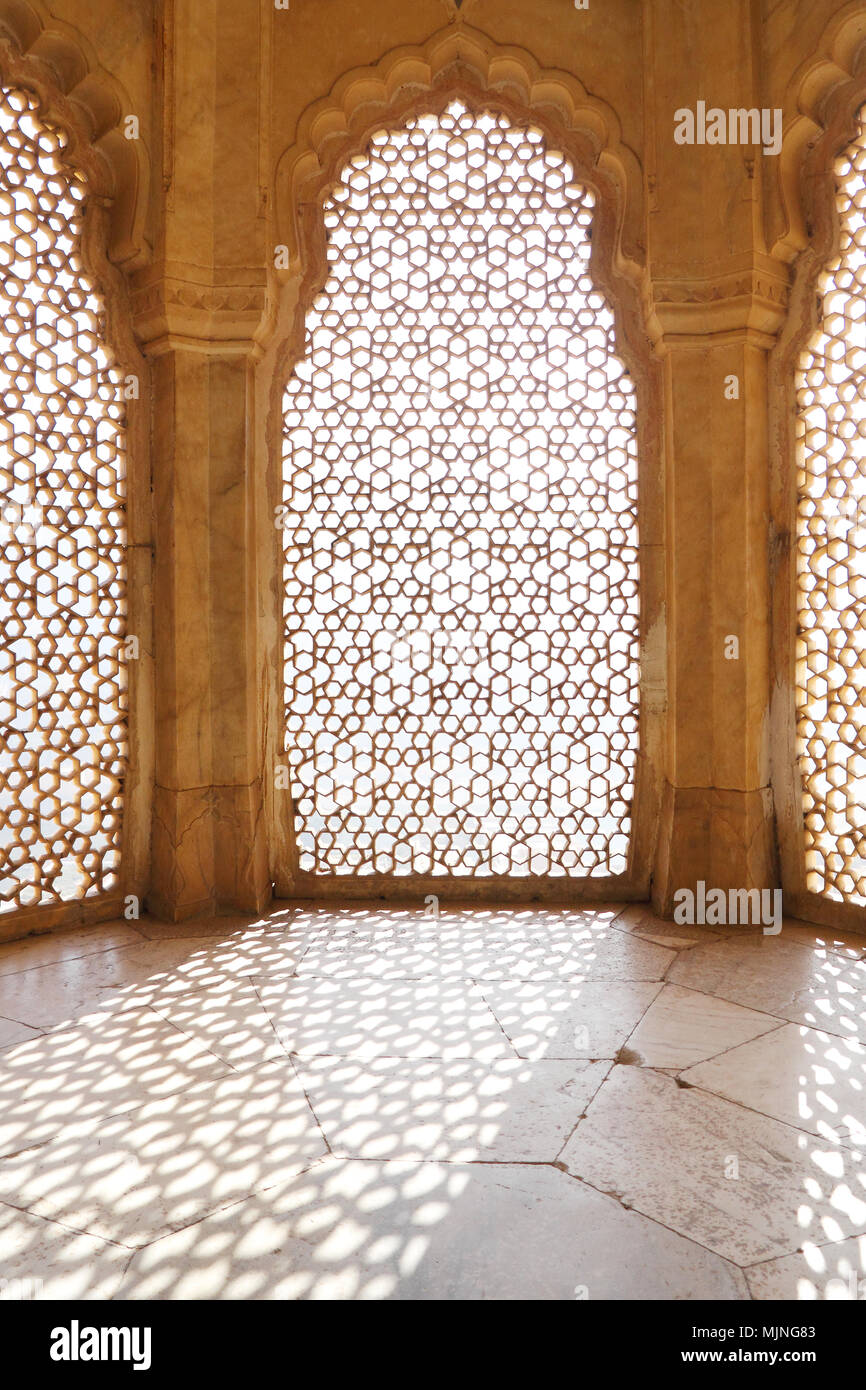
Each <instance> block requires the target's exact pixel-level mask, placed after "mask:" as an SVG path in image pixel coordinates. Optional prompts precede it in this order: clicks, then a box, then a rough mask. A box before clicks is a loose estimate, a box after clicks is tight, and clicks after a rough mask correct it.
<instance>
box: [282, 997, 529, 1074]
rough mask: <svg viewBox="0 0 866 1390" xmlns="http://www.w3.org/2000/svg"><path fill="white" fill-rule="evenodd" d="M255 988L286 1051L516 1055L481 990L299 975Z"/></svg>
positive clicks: (366, 1054)
mask: <svg viewBox="0 0 866 1390" xmlns="http://www.w3.org/2000/svg"><path fill="white" fill-rule="evenodd" d="M255 983H256V987H257V989H258V990H259V993H260V995H261V998H262V1002H263V1004H264V1006H265V1008H266V1009H267V1011H268V1014H269V1015H270V1018H271V1019H272V1021H273V1024H274V1027H275V1029H276V1031H277V1035H278V1037H279V1039H280V1041H281V1042H282V1044H283V1047H284V1048H285V1049H286V1051H287V1052H293V1053H299V1054H301V1055H302V1056H318V1055H336V1056H352V1057H357V1058H370V1057H467V1058H471V1057H474V1058H476V1059H477V1060H479V1061H489V1060H491V1059H494V1058H497V1057H513V1056H515V1055H516V1054H515V1052H514V1049H513V1048H512V1046H511V1044H510V1043H509V1042H508V1040H507V1038H506V1037H505V1034H504V1033H503V1032H502V1029H501V1028H500V1027H499V1024H498V1023H497V1021H496V1019H495V1017H494V1015H493V1013H492V1012H491V1010H490V1009H489V1008H488V1006H487V1004H486V1003H485V1002H484V996H483V994H482V993H481V990H480V989H479V988H478V987H477V986H476V985H467V984H464V983H462V982H459V981H454V982H452V981H443V980H433V981H418V980H385V979H379V978H377V977H370V978H368V979H366V980H363V981H358V980H349V981H347V980H344V979H318V978H311V977H300V976H299V977H298V978H292V977H290V978H288V979H286V980H283V981H280V980H275V979H272V978H267V979H262V978H258V979H256V981H255Z"/></svg>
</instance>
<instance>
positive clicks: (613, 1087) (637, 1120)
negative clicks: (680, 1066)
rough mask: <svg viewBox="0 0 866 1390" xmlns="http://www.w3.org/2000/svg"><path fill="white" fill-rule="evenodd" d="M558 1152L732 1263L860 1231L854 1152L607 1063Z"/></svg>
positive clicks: (862, 1202) (863, 1176) (860, 1184)
mask: <svg viewBox="0 0 866 1390" xmlns="http://www.w3.org/2000/svg"><path fill="white" fill-rule="evenodd" d="M562 1158H563V1161H564V1162H565V1163H566V1165H567V1167H568V1170H569V1172H571V1173H573V1174H574V1175H575V1176H576V1177H581V1178H583V1179H585V1180H586V1181H587V1182H589V1183H591V1184H592V1185H593V1186H594V1187H598V1188H600V1189H602V1190H603V1191H605V1192H611V1193H614V1194H617V1195H619V1196H620V1197H621V1198H622V1199H623V1200H624V1201H625V1202H627V1203H628V1204H629V1205H630V1206H633V1207H635V1208H636V1209H637V1210H638V1211H642V1212H643V1213H644V1214H645V1215H647V1216H651V1217H654V1218H655V1220H657V1221H661V1222H662V1223H663V1224H664V1225H666V1226H669V1227H670V1228H671V1229H672V1230H676V1231H679V1232H680V1233H682V1234H686V1233H687V1234H688V1235H689V1237H690V1238H691V1239H693V1240H696V1241H698V1242H699V1243H700V1244H701V1245H705V1246H706V1247H707V1248H708V1249H710V1250H714V1251H716V1252H717V1253H718V1254H720V1255H723V1256H724V1257H725V1258H727V1259H730V1260H732V1261H734V1263H736V1264H741V1265H745V1264H754V1263H756V1262H757V1261H759V1260H765V1259H770V1258H772V1257H774V1256H778V1255H786V1254H791V1253H792V1252H793V1251H794V1250H796V1249H797V1248H798V1247H799V1246H800V1245H801V1244H802V1243H803V1242H804V1240H813V1241H817V1242H820V1241H822V1240H832V1239H844V1238H846V1237H848V1236H852V1235H860V1234H862V1233H863V1232H864V1231H866V1167H864V1164H863V1162H862V1158H861V1157H860V1156H858V1155H857V1154H856V1153H855V1152H853V1151H851V1150H844V1149H841V1148H840V1147H839V1146H838V1145H835V1146H830V1145H827V1144H824V1143H822V1142H821V1141H820V1140H818V1139H815V1138H813V1137H811V1136H808V1135H806V1134H803V1133H800V1132H798V1131H797V1130H795V1129H792V1128H790V1127H789V1126H787V1125H782V1124H780V1123H779V1122H778V1121H776V1120H770V1119H767V1118H766V1117H765V1116H763V1115H756V1114H754V1113H753V1112H752V1111H750V1110H743V1109H741V1108H740V1107H739V1106H736V1105H733V1104H731V1102H730V1101H726V1100H721V1099H719V1098H718V1097H717V1096H712V1095H707V1094H706V1092H704V1091H700V1090H697V1089H693V1088H682V1087H680V1086H679V1085H678V1084H677V1082H676V1080H675V1079H673V1078H672V1077H667V1076H661V1075H659V1073H657V1072H651V1071H644V1070H642V1069H641V1068H639V1067H614V1069H613V1071H612V1072H611V1074H610V1076H609V1077H608V1079H607V1080H606V1081H605V1083H604V1085H603V1086H602V1087H601V1090H600V1091H599V1093H598V1095H597V1096H596V1098H595V1100H594V1101H593V1102H592V1104H591V1105H590V1107H589V1111H588V1114H587V1117H586V1119H585V1120H582V1121H581V1122H580V1124H579V1125H578V1127H577V1130H576V1132H575V1134H574V1136H573V1137H572V1139H571V1140H570V1141H569V1143H568V1145H567V1146H566V1148H565V1150H564V1151H563V1154H562ZM726 1173H727V1174H730V1176H726ZM735 1174H736V1176H734V1175H735Z"/></svg>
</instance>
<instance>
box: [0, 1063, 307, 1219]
mask: <svg viewBox="0 0 866 1390" xmlns="http://www.w3.org/2000/svg"><path fill="white" fill-rule="evenodd" d="M326 1152H327V1148H326V1145H325V1143H324V1141H323V1139H322V1137H321V1132H320V1130H319V1127H318V1125H317V1124H316V1122H315V1119H314V1117H313V1114H312V1111H311V1110H310V1107H309V1105H308V1103H307V1099H306V1096H305V1095H304V1092H303V1089H302V1087H301V1085H300V1082H299V1081H298V1079H297V1076H296V1075H295V1072H294V1068H293V1067H292V1065H291V1063H290V1062H289V1061H288V1059H285V1060H284V1061H280V1062H267V1063H265V1065H264V1066H262V1067H259V1068H257V1069H256V1070H254V1071H245V1072H234V1073H231V1074H230V1075H229V1076H227V1077H224V1078H222V1079H221V1080H219V1081H216V1082H209V1083H207V1084H206V1085H202V1084H197V1085H195V1086H190V1087H189V1088H188V1089H187V1090H185V1091H184V1092H182V1093H181V1094H180V1095H175V1096H169V1097H167V1098H165V1099H161V1100H157V1101H150V1102H148V1103H147V1104H146V1105H144V1106H141V1107H139V1108H138V1109H136V1110H133V1111H132V1112H130V1113H129V1114H127V1115H117V1116H113V1117H112V1118H110V1119H107V1120H103V1121H101V1122H100V1123H99V1124H97V1125H93V1124H81V1123H77V1124H70V1125H68V1126H66V1127H65V1128H64V1130H63V1133H62V1134H61V1135H59V1136H58V1137H57V1138H56V1139H54V1140H52V1141H51V1142H50V1143H49V1144H44V1145H43V1146H42V1147H41V1148H38V1149H30V1150H27V1151H26V1152H24V1153H20V1154H17V1155H15V1156H14V1157H12V1158H7V1159H4V1160H3V1161H2V1162H0V1201H3V1202H9V1203H14V1204H15V1205H16V1206H19V1207H21V1208H23V1209H24V1210H26V1211H31V1212H33V1213H34V1214H36V1215H38V1216H44V1217H51V1218H53V1219H55V1220H57V1221H62V1222H63V1224H64V1225H66V1226H70V1227H72V1228H73V1229H75V1230H79V1231H85V1232H88V1233H89V1234H91V1235H97V1236H102V1237H104V1238H105V1239H107V1240H113V1241H117V1242H119V1243H121V1244H124V1245H131V1246H135V1245H143V1244H146V1243H147V1242H148V1241H151V1240H154V1239H155V1238H156V1237H157V1236H159V1235H163V1234H165V1233H166V1232H167V1231H169V1230H177V1229H179V1228H180V1227H183V1226H185V1225H187V1224H189V1223H190V1222H193V1221H196V1220H197V1219H198V1218H199V1217H201V1216H203V1215H205V1214H206V1213H207V1212H209V1211H214V1210H216V1209H218V1208H220V1207H222V1206H225V1205H227V1204H228V1203H230V1202H235V1201H238V1200H239V1199H240V1198H242V1197H244V1196H246V1195H248V1194H249V1193H250V1192H254V1191H255V1190H256V1189H257V1188H260V1187H264V1186H267V1185H268V1184H269V1183H274V1182H277V1181H280V1180H283V1179H285V1177H286V1176H287V1175H290V1174H291V1173H292V1172H293V1171H297V1170H298V1169H299V1168H302V1167H304V1166H306V1165H307V1164H308V1163H310V1162H311V1161H313V1160H314V1159H316V1158H319V1157H321V1156H322V1155H324V1154H325V1153H326Z"/></svg>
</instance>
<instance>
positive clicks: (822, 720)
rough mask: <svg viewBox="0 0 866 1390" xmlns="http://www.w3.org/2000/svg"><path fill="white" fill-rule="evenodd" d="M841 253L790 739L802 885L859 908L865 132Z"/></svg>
mask: <svg viewBox="0 0 866 1390" xmlns="http://www.w3.org/2000/svg"><path fill="white" fill-rule="evenodd" d="M836 178H837V207H838V210H839V216H840V231H841V235H840V241H839V252H838V255H837V256H836V258H835V259H834V260H833V261H832V263H831V264H830V265H829V266H827V268H826V270H825V272H824V275H823V277H822V280H821V282H820V286H819V291H820V294H821V297H822V322H821V326H820V329H819V330H818V332H817V334H816V336H815V338H814V340H813V342H812V343H811V345H810V347H809V348H808V350H807V351H805V352H804V353H803V355H802V358H801V361H800V370H799V374H798V380H797V404H798V418H797V438H798V477H797V482H798V521H797V554H798V574H797V580H798V582H797V592H798V640H797V676H796V702H797V739H798V753H799V763H800V771H801V776H802V786H803V806H804V820H805V837H806V851H805V852H806V887H807V888H808V889H810V890H811V891H812V892H814V893H820V894H823V895H825V896H826V897H827V898H829V899H832V900H833V901H835V902H848V903H866V132H864V129H863V125H862V119H861V129H860V133H859V135H858V137H857V139H856V140H855V141H854V143H853V145H851V146H850V147H849V149H848V150H847V151H846V152H845V154H844V155H843V156H842V157H841V158H840V159H839V160H838V161H837V164H836Z"/></svg>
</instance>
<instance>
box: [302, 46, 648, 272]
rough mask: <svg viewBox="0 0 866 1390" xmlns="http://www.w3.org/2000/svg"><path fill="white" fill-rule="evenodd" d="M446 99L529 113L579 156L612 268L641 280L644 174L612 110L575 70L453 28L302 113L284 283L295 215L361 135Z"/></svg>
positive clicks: (397, 52)
mask: <svg viewBox="0 0 866 1390" xmlns="http://www.w3.org/2000/svg"><path fill="white" fill-rule="evenodd" d="M451 94H454V95H460V94H464V95H474V96H475V97H476V98H482V99H485V100H488V101H490V102H491V103H492V104H494V105H496V106H498V107H499V108H500V109H503V110H505V111H506V112H512V113H513V112H518V113H521V112H522V113H524V115H525V114H529V115H531V117H532V119H533V120H534V121H537V122H538V124H539V125H540V126H541V127H542V128H543V129H544V130H545V133H546V134H547V135H548V137H549V138H551V139H552V140H553V141H555V142H557V143H559V144H560V145H561V147H562V148H563V150H564V152H565V153H566V154H569V155H570V156H572V155H575V154H577V155H578V158H579V164H580V174H581V176H585V175H589V176H590V178H591V180H592V181H594V182H596V183H597V184H598V185H601V186H603V189H604V193H605V197H604V199H603V202H604V205H605V206H604V208H603V209H600V213H601V214H603V215H605V216H606V218H607V219H608V220H609V221H610V222H611V224H612V225H611V226H610V228H609V231H608V235H609V236H610V238H611V242H612V246H611V256H610V260H611V265H612V268H613V270H614V272H615V273H618V274H624V275H626V276H627V277H628V278H630V279H632V280H633V281H637V280H638V279H640V277H641V275H642V272H643V269H644V266H645V262H646V253H645V247H644V242H643V218H644V184H643V173H642V170H641V166H640V161H639V159H638V157H637V155H636V154H635V152H634V150H632V149H631V148H630V147H629V146H628V145H626V144H625V142H624V141H623V138H622V131H621V127H620V122H619V119H618V117H617V115H616V113H615V111H614V110H613V108H612V107H611V106H609V105H608V104H607V103H606V102H604V101H602V100H600V99H599V98H598V97H595V96H593V95H592V94H591V93H590V92H588V91H587V89H586V88H585V87H584V86H583V84H582V83H581V82H580V81H579V79H578V78H577V77H575V76H574V75H573V74H571V73H568V72H564V71H560V70H554V69H542V68H541V67H540V66H539V64H538V63H537V62H536V61H535V59H534V58H533V57H532V55H531V54H530V53H528V52H527V51H526V50H525V49H522V48H514V47H500V46H498V45H497V44H495V43H494V42H493V41H492V40H491V39H490V38H489V37H488V36H487V35H486V34H482V33H481V32H479V31H477V30H473V29H470V28H468V27H465V26H460V27H459V28H455V27H454V26H450V27H449V28H448V29H446V30H442V31H440V32H439V33H437V34H435V35H434V36H433V37H432V38H431V39H429V40H428V42H427V43H425V44H424V45H423V46H420V47H401V48H396V49H392V50H391V51H390V52H389V53H387V54H386V55H385V56H384V57H383V58H382V59H381V61H380V62H379V63H378V64H377V65H376V66H375V67H367V68H355V69H353V70H351V71H350V72H347V73H346V74H345V75H344V76H343V77H342V78H340V79H339V80H338V81H337V82H336V84H335V85H334V87H333V88H332V89H331V91H330V93H329V94H328V95H327V96H326V97H323V98H322V99H320V100H319V101H316V102H314V103H312V104H311V105H310V106H308V107H307V109H306V110H305V111H304V112H303V114H302V116H301V118H300V120H299V122H298V130H297V137H296V140H295V142H294V144H293V145H292V146H291V147H290V148H288V149H286V150H284V151H283V153H282V155H281V156H280V158H279V159H278V161H277V167H276V175H275V184H276V188H275V195H276V196H275V213H276V234H277V241H278V242H279V243H280V244H283V245H285V246H287V247H288V251H289V257H288V259H289V266H288V268H287V270H286V271H285V272H284V274H283V275H282V277H281V278H283V279H289V278H291V277H292V276H293V275H295V274H297V273H298V271H299V269H300V268H301V265H302V261H303V259H304V257H303V248H302V243H303V241H304V239H305V233H304V229H303V213H302V209H304V207H305V206H309V205H310V204H316V203H317V202H318V200H319V199H320V198H321V197H322V195H323V193H324V191H325V190H326V189H327V187H328V185H329V184H330V183H332V182H333V180H334V179H335V178H336V177H337V176H338V174H339V171H340V169H341V167H342V166H343V164H344V163H345V162H346V161H347V159H349V158H350V157H351V156H352V155H353V154H355V153H356V152H357V150H358V148H359V145H360V144H361V143H362V142H363V140H364V138H365V136H367V135H369V134H372V132H373V131H374V130H375V129H376V128H381V127H382V126H386V127H390V126H393V125H395V124H398V123H399V122H400V121H401V120H403V119H405V117H406V116H407V115H408V114H411V113H412V112H413V111H415V110H417V109H419V108H421V107H423V106H425V105H426V104H428V103H429V102H430V101H431V100H432V99H434V98H438V99H439V100H442V99H444V97H445V96H446V95H451Z"/></svg>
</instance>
